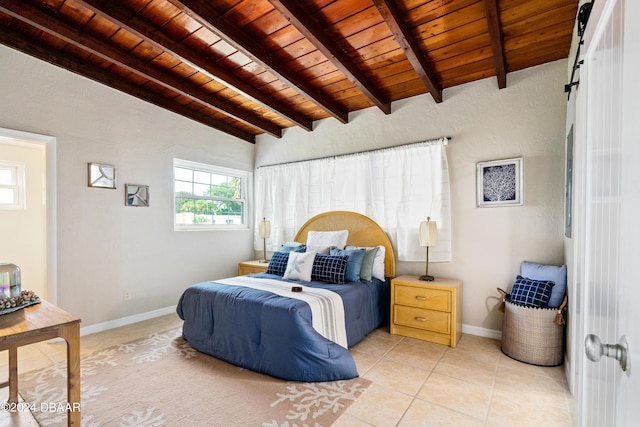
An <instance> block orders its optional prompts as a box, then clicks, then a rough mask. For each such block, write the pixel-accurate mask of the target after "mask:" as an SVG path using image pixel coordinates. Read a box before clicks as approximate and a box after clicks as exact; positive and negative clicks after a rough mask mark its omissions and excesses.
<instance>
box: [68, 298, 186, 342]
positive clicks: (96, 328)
mask: <svg viewBox="0 0 640 427" xmlns="http://www.w3.org/2000/svg"><path fill="white" fill-rule="evenodd" d="M175 312H176V306H175V305H172V306H170V307H165V308H159V309H157V310H152V311H147V312H146V313H140V314H134V315H133V316H127V317H121V318H120V319H115V320H109V321H108V322H103V323H96V324H95V325H89V326H85V327H81V328H80V336H84V335H89V334H95V333H96V332H103V331H107V330H109V329H113V328H118V327H120V326H126V325H131V324H132V323H137V322H142V321H143V320H149V319H153V318H156V317H160V316H164V315H165V314H171V313H175Z"/></svg>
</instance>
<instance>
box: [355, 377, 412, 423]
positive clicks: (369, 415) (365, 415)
mask: <svg viewBox="0 0 640 427" xmlns="http://www.w3.org/2000/svg"><path fill="white" fill-rule="evenodd" d="M412 400H413V398H412V397H411V396H408V395H406V394H404V393H400V392H397V391H394V390H390V389H389V388H387V387H383V386H381V385H378V384H371V385H370V386H369V388H368V389H367V391H365V392H364V393H362V395H360V397H358V400H356V401H355V403H353V405H351V406H350V407H349V409H347V414H349V415H350V416H351V417H355V418H356V419H358V420H361V421H363V422H365V423H367V424H370V425H372V426H377V427H384V426H395V425H396V424H397V423H398V421H399V420H400V418H402V415H403V414H404V413H405V411H406V410H407V408H408V407H409V405H410V404H411V401H412Z"/></svg>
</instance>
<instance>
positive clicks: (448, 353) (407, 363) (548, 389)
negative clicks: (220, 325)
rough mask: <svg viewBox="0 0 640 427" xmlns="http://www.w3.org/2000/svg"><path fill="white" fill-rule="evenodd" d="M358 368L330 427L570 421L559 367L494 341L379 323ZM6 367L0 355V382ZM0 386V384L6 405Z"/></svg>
mask: <svg viewBox="0 0 640 427" xmlns="http://www.w3.org/2000/svg"><path fill="white" fill-rule="evenodd" d="M179 325H181V320H180V319H179V318H178V317H177V316H176V315H173V314H171V315H166V316H162V317H159V318H156V319H151V320H147V321H144V322H140V323H136V324H133V325H128V326H124V327H121V328H116V329H112V330H109V331H105V332H100V333H97V334H92V335H86V336H83V337H82V338H81V352H82V353H83V354H85V353H90V352H93V351H96V350H100V349H103V348H107V347H111V346H113V345H115V344H118V343H123V342H128V341H132V340H135V339H137V338H142V337H144V336H146V335H148V334H150V333H152V332H156V331H164V330H167V329H170V328H172V327H177V326H179ZM351 351H352V354H353V356H354V358H355V360H356V364H357V366H358V372H360V375H361V376H362V377H364V378H367V379H369V380H371V381H372V384H371V385H370V386H369V388H368V389H367V391H366V392H365V393H364V394H363V395H362V396H360V397H359V398H358V400H357V401H356V402H355V403H354V404H353V405H351V406H350V407H349V409H348V410H347V411H346V412H345V414H344V415H343V416H342V417H341V418H340V419H339V420H338V421H337V422H336V423H335V424H334V427H360V426H363V427H365V426H377V427H387V426H399V427H406V426H447V427H449V426H456V427H457V426H519V427H520V426H529V425H530V426H536V427H537V426H541V425H544V426H563V427H564V426H566V427H568V426H572V425H573V397H572V396H571V394H570V393H569V390H568V388H567V383H566V380H565V376H564V370H563V368H562V367H554V368H543V367H537V366H531V365H527V364H525V363H521V362H517V361H515V360H513V359H510V358H509V357H507V356H505V355H504V354H502V352H501V351H500V342H499V341H496V340H492V339H488V338H481V337H477V336H473V335H466V334H465V335H463V336H462V338H461V340H460V342H459V344H458V346H457V347H456V348H449V347H446V346H443V345H439V344H433V343H428V342H424V341H420V340H416V339H412V338H406V337H401V336H397V335H390V334H389V333H388V332H386V331H385V330H384V329H383V328H381V329H378V330H376V331H374V332H373V333H371V334H370V335H369V336H368V337H367V338H365V340H363V341H362V342H361V343H359V344H358V345H356V346H354V347H353V348H352V349H351ZM18 358H19V359H18V369H19V371H20V372H27V371H30V370H33V369H37V368H41V367H45V366H48V365H49V364H51V363H54V362H58V361H62V360H65V359H66V350H65V344H64V342H59V341H58V342H56V341H53V342H51V341H49V342H44V343H38V344H33V345H30V346H25V347H21V348H19V349H18ZM7 369H8V361H7V352H6V351H5V352H0V381H4V378H6V374H3V373H5V372H7ZM7 396H8V389H7V388H3V389H0V401H2V402H6V399H7ZM0 425H1V426H20V427H25V426H28V427H31V426H37V424H36V423H35V422H34V421H33V419H32V418H31V417H29V416H27V414H22V416H19V414H7V413H3V412H2V411H0Z"/></svg>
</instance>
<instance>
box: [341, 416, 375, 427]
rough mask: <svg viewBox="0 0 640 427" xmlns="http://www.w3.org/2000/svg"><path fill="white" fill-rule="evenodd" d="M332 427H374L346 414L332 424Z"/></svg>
mask: <svg viewBox="0 0 640 427" xmlns="http://www.w3.org/2000/svg"><path fill="white" fill-rule="evenodd" d="M331 427H372V425H371V424H369V423H366V422H364V421H362V420H360V419H358V418H356V417H354V416H352V415H349V414H348V413H344V414H343V415H342V416H341V417H340V418H338V419H337V420H336V422H335V423H333V424H331Z"/></svg>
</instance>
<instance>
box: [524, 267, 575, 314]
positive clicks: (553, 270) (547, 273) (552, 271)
mask: <svg viewBox="0 0 640 427" xmlns="http://www.w3.org/2000/svg"><path fill="white" fill-rule="evenodd" d="M520 275H522V277H526V278H528V279H533V280H550V281H552V282H553V283H555V286H554V287H553V289H552V290H551V297H550V298H549V307H553V308H556V307H560V304H562V299H563V298H564V293H565V292H566V290H567V266H566V265H561V266H555V265H543V264H538V263H535V262H529V261H523V262H522V264H521V265H520Z"/></svg>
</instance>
